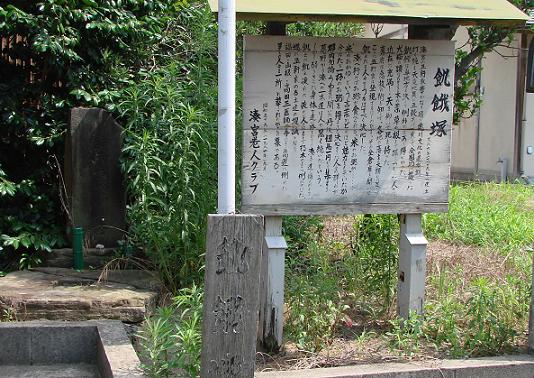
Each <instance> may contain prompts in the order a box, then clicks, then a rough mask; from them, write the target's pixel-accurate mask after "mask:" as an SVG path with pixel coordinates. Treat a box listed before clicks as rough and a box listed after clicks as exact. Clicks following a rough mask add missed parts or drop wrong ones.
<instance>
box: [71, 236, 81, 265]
mask: <svg viewBox="0 0 534 378" xmlns="http://www.w3.org/2000/svg"><path fill="white" fill-rule="evenodd" d="M72 251H73V252H74V269H76V270H83V228H82V227H75V228H73V229H72Z"/></svg>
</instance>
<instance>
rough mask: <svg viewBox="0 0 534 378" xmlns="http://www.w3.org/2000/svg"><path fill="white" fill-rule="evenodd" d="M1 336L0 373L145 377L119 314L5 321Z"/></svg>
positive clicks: (62, 377) (5, 375) (29, 375)
mask: <svg viewBox="0 0 534 378" xmlns="http://www.w3.org/2000/svg"><path fill="white" fill-rule="evenodd" d="M0 341H1V342H2V347H0V377H37V378H39V377H48V378H51V377H56V378H64V377H73V378H74V377H77V378H78V377H80V378H93V377H95V378H96V377H102V378H143V377H144V375H143V372H142V370H141V367H140V361H139V358H138V356H137V354H136V353H135V350H134V348H133V346H132V344H131V342H130V339H129V338H128V336H127V334H126V332H125V328H124V324H123V323H122V322H120V321H118V320H89V321H79V322H60V321H49V320H40V321H28V322H4V323H0Z"/></svg>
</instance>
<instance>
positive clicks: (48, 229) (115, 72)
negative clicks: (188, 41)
mask: <svg viewBox="0 0 534 378" xmlns="http://www.w3.org/2000/svg"><path fill="white" fill-rule="evenodd" d="M179 4H180V2H175V1H171V0H142V1H138V0H121V1H108V0H106V1H94V0H84V1H75V0H41V1H24V0H12V1H8V2H6V1H2V2H0V37H1V38H3V39H7V41H8V43H9V44H10V45H11V47H10V48H7V49H3V51H2V55H1V56H0V77H1V78H2V81H1V83H0V130H1V131H0V213H1V214H2V217H0V230H1V232H0V233H1V234H2V236H1V240H0V247H2V246H3V247H4V248H5V250H7V251H10V252H12V251H14V250H17V251H18V252H19V254H20V253H26V254H32V253H34V251H47V250H50V248H53V247H55V246H60V245H62V244H64V240H63V234H64V232H63V230H64V227H63V226H62V225H63V224H64V223H65V222H64V219H63V214H62V208H61V205H60V200H59V197H60V196H59V191H60V188H61V185H59V178H58V177H57V173H58V172H59V170H60V167H58V164H57V163H56V159H55V158H54V157H55V156H58V157H60V156H62V152H63V149H64V148H63V136H64V134H65V131H66V125H67V121H68V115H69V110H70V108H72V107H74V106H79V105H85V106H96V105H102V104H104V103H109V102H112V101H113V99H114V98H115V95H116V91H117V90H119V89H120V88H122V87H124V86H125V85H127V84H128V83H129V82H130V80H132V79H133V78H134V77H135V75H136V73H137V71H138V69H139V67H140V66H142V65H143V64H144V62H145V61H146V60H147V59H148V58H149V57H150V56H151V55H152V53H153V51H154V49H155V46H157V44H158V43H157V42H158V41H160V39H161V32H162V31H163V28H164V27H165V25H166V17H167V16H168V15H171V14H173V13H174V11H175V6H176V5H179ZM16 61H18V62H19V64H13V62H16ZM22 63H24V64H22ZM59 160H61V158H59ZM3 255H4V257H6V256H5V255H6V253H5V252H4V253H3ZM9 255H11V253H10V254H9ZM8 257H9V256H8Z"/></svg>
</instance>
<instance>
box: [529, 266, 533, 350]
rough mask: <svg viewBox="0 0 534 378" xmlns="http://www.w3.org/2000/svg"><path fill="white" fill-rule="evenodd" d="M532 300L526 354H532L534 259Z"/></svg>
mask: <svg viewBox="0 0 534 378" xmlns="http://www.w3.org/2000/svg"><path fill="white" fill-rule="evenodd" d="M531 290H532V293H531V294H530V295H531V297H532V299H531V301H530V317H529V322H528V352H529V353H530V354H534V257H533V259H532V289H531Z"/></svg>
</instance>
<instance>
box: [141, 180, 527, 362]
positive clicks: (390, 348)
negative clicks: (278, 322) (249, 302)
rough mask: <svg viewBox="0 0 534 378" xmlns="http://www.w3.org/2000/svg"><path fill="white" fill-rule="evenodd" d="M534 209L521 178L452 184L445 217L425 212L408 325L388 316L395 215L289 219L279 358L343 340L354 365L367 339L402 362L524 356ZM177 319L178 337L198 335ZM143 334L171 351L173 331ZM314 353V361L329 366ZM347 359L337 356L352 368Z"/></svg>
mask: <svg viewBox="0 0 534 378" xmlns="http://www.w3.org/2000/svg"><path fill="white" fill-rule="evenodd" d="M533 205H534V189H533V188H532V187H528V186H524V185H521V184H493V183H473V184H459V185H453V186H452V187H451V200H450V213H449V214H446V213H443V214H427V215H426V217H425V223H424V226H425V233H426V235H427V236H428V237H430V238H431V239H432V240H433V242H432V244H431V247H430V248H429V252H428V254H429V256H428V265H427V267H428V279H427V294H426V295H427V299H426V304H425V316H424V318H421V317H419V316H417V315H415V314H412V316H411V317H410V319H409V320H408V321H406V322H401V321H399V320H397V319H396V311H395V306H394V305H395V292H396V282H397V281H396V280H397V278H396V269H397V255H398V251H397V245H398V244H397V243H398V234H399V224H398V221H397V218H396V216H381V215H374V216H357V217H351V218H344V219H343V220H341V221H339V222H338V221H336V222H333V223H332V220H331V219H329V218H320V217H311V218H302V217H288V218H286V219H285V220H284V230H285V232H286V233H287V234H288V236H289V240H290V250H289V251H288V253H287V263H286V314H285V330H284V335H285V340H286V355H287V357H279V358H280V361H277V362H276V364H283V363H284V361H283V360H284V358H287V359H290V360H291V361H293V362H292V363H293V364H294V363H295V362H294V361H300V359H303V360H305V361H308V360H313V359H312V357H310V356H314V355H317V356H320V355H321V353H322V352H321V350H325V351H326V352H325V353H326V354H327V355H330V354H332V355H335V353H336V348H339V347H340V346H339V345H340V343H345V344H341V345H349V346H348V348H350V350H351V351H352V353H354V354H355V355H357V356H358V357H357V360H362V359H366V358H369V355H368V354H369V352H368V351H367V349H366V345H372V350H373V354H374V355H376V353H378V354H379V355H383V356H384V358H399V357H400V358H405V359H420V358H425V357H426V356H432V357H453V358H464V357H474V356H488V355H496V354H502V353H514V352H517V351H520V350H521V348H522V347H524V345H525V343H526V337H525V330H526V328H527V322H528V312H529V311H528V310H529V303H530V290H531V287H530V283H531V282H532V281H531V269H532V265H531V261H532V260H531V258H532V250H531V249H530V247H531V245H532V242H533V240H532V237H533V233H532V225H534V208H533ZM508 219H509V220H510V224H507V220H508ZM491 222H493V223H491ZM499 222H502V225H501V224H500V223H499ZM497 224H499V226H497ZM341 227H345V228H343V229H340V228H341ZM497 230H498V231H497ZM331 234H336V235H338V237H337V238H336V239H333V238H332V237H330V236H329V235H331ZM339 235H341V237H339ZM507 240H510V243H508V242H507ZM454 243H460V246H458V247H456V246H455V244H454ZM463 245H465V246H463ZM192 308H196V309H198V306H196V305H195V306H193V307H192ZM162 311H166V310H162ZM168 311H169V313H170V312H171V310H168ZM198 311H199V312H200V309H198ZM164 313H165V312H163V314H164ZM161 317H163V318H164V319H168V318H169V316H165V315H162V314H159V315H158V316H156V317H155V318H152V319H150V320H149V323H148V327H149V329H150V327H153V324H154V323H155V322H156V323H157V322H159V321H161V320H158V319H161ZM173 324H175V326H176V327H178V329H179V332H182V333H183V332H199V330H200V328H199V327H196V328H195V327H191V326H190V325H188V324H185V325H183V326H180V322H179V321H175V323H173ZM195 329H196V331H195ZM150 332H152V333H153V334H154V335H166V336H163V339H164V340H166V341H165V342H164V341H163V340H159V339H158V338H157V337H153V341H151V340H150V339H147V338H145V340H144V342H143V345H144V347H145V349H146V350H158V348H160V347H158V345H160V344H161V345H169V348H172V343H170V342H169V340H172V334H173V333H172V332H169V333H167V334H164V333H161V332H159V331H158V330H157V329H150ZM174 332H175V333H177V332H178V331H177V330H175V331H174ZM166 342H167V343H169V344H166ZM331 344H333V348H334V349H333V350H332V351H330V346H331ZM292 345H294V347H292ZM162 356H164V354H161V353H160V354H159V357H157V358H155V359H153V361H154V364H155V365H156V366H154V367H152V369H156V370H157V369H162V368H165V366H167V364H171V365H173V366H176V365H177V364H178V363H177V362H176V361H171V360H173V358H174V355H172V354H169V355H167V356H166V357H162ZM197 357H198V355H197ZM317 358H318V361H322V362H317V364H319V365H323V364H325V363H335V362H324V360H321V359H320V358H321V357H317ZM323 358H324V357H323ZM330 358H332V360H333V361H335V358H334V357H333V356H332V357H330ZM347 358H349V357H345V359H344V360H342V361H341V363H349V362H350V361H351V360H350V358H349V359H348V360H347ZM288 364H289V363H288ZM158 366H159V367H158ZM286 366H288V365H286ZM305 366H307V367H312V366H316V365H314V364H313V362H310V363H309V365H305ZM156 370H154V371H156Z"/></svg>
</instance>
